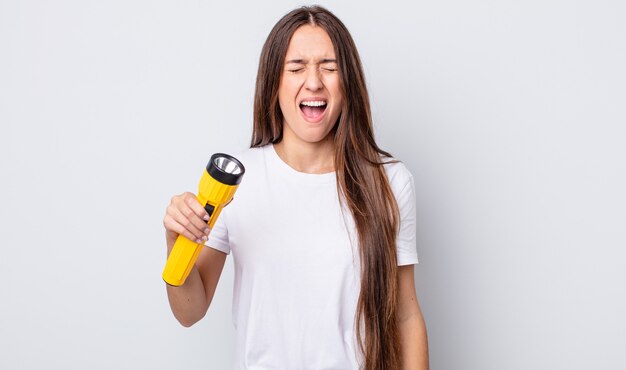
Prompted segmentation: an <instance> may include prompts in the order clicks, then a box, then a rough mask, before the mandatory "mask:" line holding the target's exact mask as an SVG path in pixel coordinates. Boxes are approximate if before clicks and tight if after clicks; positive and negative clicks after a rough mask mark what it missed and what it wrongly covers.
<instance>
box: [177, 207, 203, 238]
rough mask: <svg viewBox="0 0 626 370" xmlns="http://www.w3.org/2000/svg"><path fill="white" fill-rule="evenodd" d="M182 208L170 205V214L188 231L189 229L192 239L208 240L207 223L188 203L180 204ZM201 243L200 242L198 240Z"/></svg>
mask: <svg viewBox="0 0 626 370" xmlns="http://www.w3.org/2000/svg"><path fill="white" fill-rule="evenodd" d="M179 206H180V207H182V209H181V208H177V207H170V209H169V210H168V214H169V215H170V216H171V217H172V218H173V219H174V221H176V222H177V223H178V224H180V225H182V226H183V227H184V228H185V229H186V230H187V231H189V232H190V233H191V234H192V235H193V238H190V239H191V240H195V241H197V242H198V240H201V241H202V240H206V236H207V234H208V232H207V231H206V230H207V229H208V227H207V224H206V223H205V222H204V221H202V220H201V219H200V218H199V217H198V216H196V215H195V213H193V211H192V210H191V209H190V208H189V207H188V206H186V205H184V204H181V205H179ZM198 243H200V242H198Z"/></svg>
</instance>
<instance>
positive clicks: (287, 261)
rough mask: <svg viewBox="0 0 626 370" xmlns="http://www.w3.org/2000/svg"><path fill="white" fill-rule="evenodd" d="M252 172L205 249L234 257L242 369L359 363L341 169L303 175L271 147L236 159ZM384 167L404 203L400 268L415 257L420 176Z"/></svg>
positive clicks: (354, 265)
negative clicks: (339, 176) (416, 183)
mask: <svg viewBox="0 0 626 370" xmlns="http://www.w3.org/2000/svg"><path fill="white" fill-rule="evenodd" d="M236 157H237V159H239V160H240V161H241V162H242V163H243V165H244V166H245V168H246V172H245V175H244V177H243V181H242V182H241V184H240V186H239V189H238V190H237V193H236V194H235V198H234V201H233V202H232V203H231V204H230V205H228V207H226V208H224V210H223V212H222V214H221V215H220V218H219V219H218V220H217V222H216V224H215V226H214V228H213V230H212V231H211V234H210V237H209V240H208V242H207V245H209V246H211V247H212V248H215V249H217V250H220V251H222V252H224V253H231V252H232V254H233V258H234V266H235V284H234V293H233V321H234V325H235V329H236V343H235V361H234V363H235V366H234V368H235V369H249V370H253V369H254V370H260V369H263V370H269V369H288V370H296V369H297V370H304V369H307V370H308V369H311V370H313V369H315V370H321V369H335V370H339V369H358V368H359V364H360V363H362V356H361V354H360V353H359V351H358V345H357V341H356V334H355V313H356V306H357V300H358V297H359V291H360V258H359V253H358V246H357V245H358V243H357V242H356V240H357V239H356V229H355V227H354V221H353V219H352V215H351V214H350V212H349V210H348V209H347V208H345V207H344V208H343V211H342V206H341V204H340V202H339V197H338V194H337V183H336V179H335V173H334V172H332V173H326V174H307V173H302V172H297V171H296V170H294V169H293V168H291V167H290V166H289V165H287V164H286V163H285V162H283V161H282V160H281V159H280V157H279V156H278V155H277V154H276V151H275V150H274V146H273V145H267V146H265V147H263V148H253V149H249V150H247V151H246V152H244V153H240V154H239V155H237V156H236ZM385 170H386V173H387V176H388V178H389V181H390V184H391V188H392V190H393V193H394V195H395V196H396V199H397V201H398V206H399V208H400V216H401V221H400V231H399V235H398V237H397V259H398V265H408V264H415V263H417V250H416V245H415V217H416V215H415V197H414V185H413V177H412V176H411V174H410V172H409V171H408V170H407V168H406V167H405V166H404V165H403V164H402V163H393V164H386V165H385Z"/></svg>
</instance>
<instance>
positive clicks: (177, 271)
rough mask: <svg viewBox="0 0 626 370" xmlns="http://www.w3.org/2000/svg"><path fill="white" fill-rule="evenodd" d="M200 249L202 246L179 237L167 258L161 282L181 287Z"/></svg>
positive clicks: (181, 236)
mask: <svg viewBox="0 0 626 370" xmlns="http://www.w3.org/2000/svg"><path fill="white" fill-rule="evenodd" d="M202 247H204V245H203V244H201V243H196V242H194V241H192V240H189V239H187V238H186V237H185V236H184V235H179V236H178V238H177V239H176V242H175V243H174V246H173V247H172V251H171V252H170V255H169V256H168V257H167V263H166V264H165V269H164V270H163V280H165V282H166V283H168V284H169V285H173V286H181V285H183V283H184V282H185V280H186V279H187V276H189V273H190V272H191V269H192V268H193V265H194V264H195V263H196V260H197V259H198V256H199V255H200V251H201V250H202Z"/></svg>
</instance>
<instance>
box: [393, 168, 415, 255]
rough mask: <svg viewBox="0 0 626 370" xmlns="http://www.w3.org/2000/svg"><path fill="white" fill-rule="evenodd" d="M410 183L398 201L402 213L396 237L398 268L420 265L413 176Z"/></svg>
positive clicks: (410, 177)
mask: <svg viewBox="0 0 626 370" xmlns="http://www.w3.org/2000/svg"><path fill="white" fill-rule="evenodd" d="M407 180H408V181H407V182H406V183H405V185H404V187H402V189H401V190H400V191H399V192H398V193H397V196H396V200H397V202H398V209H399V211H400V226H399V229H398V235H397V237H396V256H397V260H398V261H397V262H398V266H404V265H413V264H417V263H418V258H417V239H416V229H417V225H416V218H417V212H416V208H415V202H416V201H415V184H414V182H413V176H412V175H410V174H409V176H408V179H407Z"/></svg>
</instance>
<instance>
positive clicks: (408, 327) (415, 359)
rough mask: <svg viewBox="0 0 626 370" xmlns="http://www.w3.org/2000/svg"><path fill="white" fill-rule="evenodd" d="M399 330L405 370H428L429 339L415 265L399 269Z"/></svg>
mask: <svg viewBox="0 0 626 370" xmlns="http://www.w3.org/2000/svg"><path fill="white" fill-rule="evenodd" d="M398 329H399V330H400V341H401V344H402V368H403V369H404V370H428V338H427V334H426V324H425V322H424V318H423V316H422V310H421V309H420V306H419V302H418V301H417V295H416V293H415V281H414V277H413V265H407V266H399V267H398Z"/></svg>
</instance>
